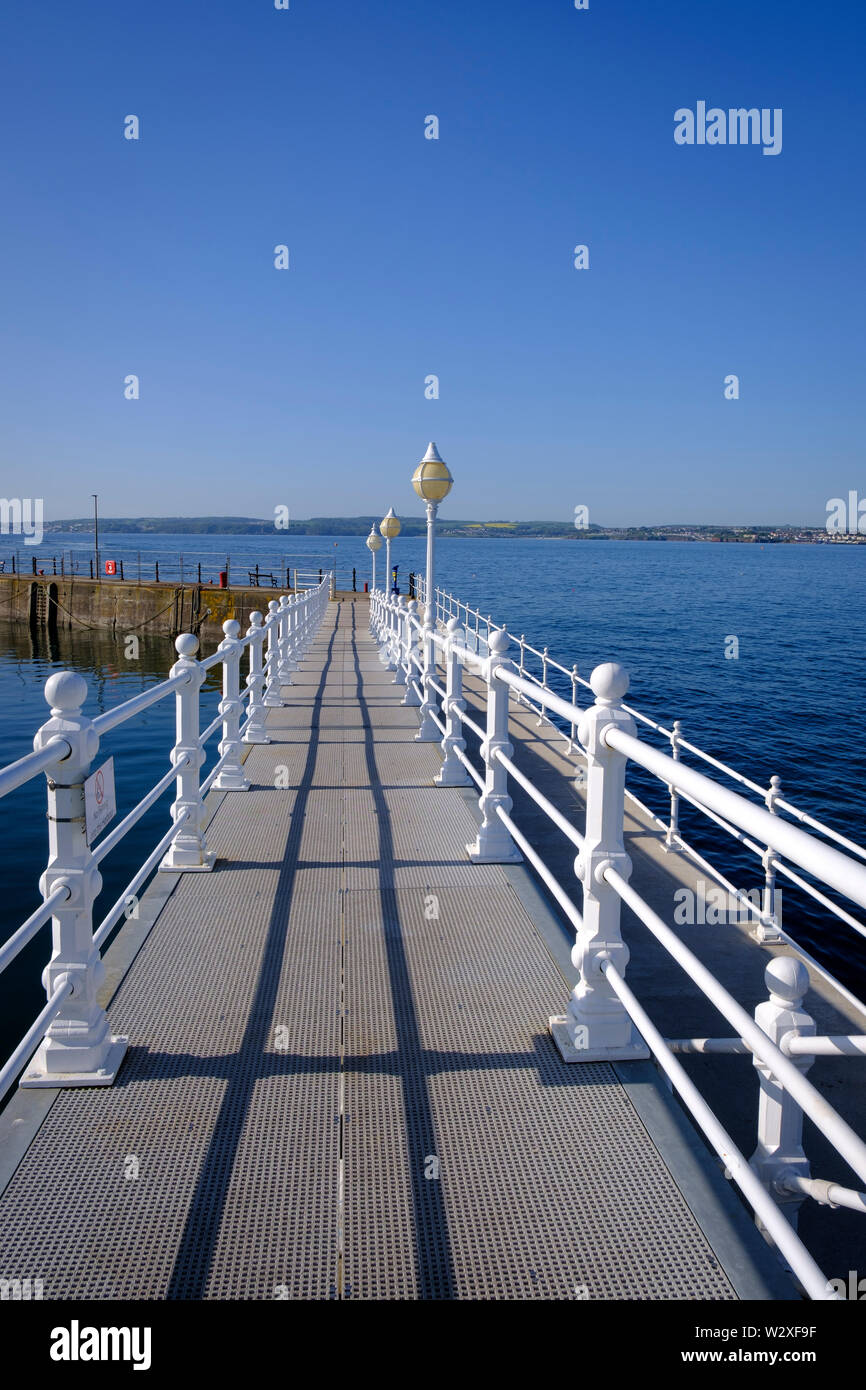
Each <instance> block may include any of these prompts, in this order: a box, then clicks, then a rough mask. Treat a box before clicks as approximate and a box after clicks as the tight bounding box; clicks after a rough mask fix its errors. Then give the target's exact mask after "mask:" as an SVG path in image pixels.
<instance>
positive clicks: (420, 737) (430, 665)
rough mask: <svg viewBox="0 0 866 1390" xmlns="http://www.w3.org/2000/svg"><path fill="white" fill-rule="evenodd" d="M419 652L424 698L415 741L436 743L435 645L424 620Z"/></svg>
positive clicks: (437, 729) (439, 736)
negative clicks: (422, 665)
mask: <svg viewBox="0 0 866 1390" xmlns="http://www.w3.org/2000/svg"><path fill="white" fill-rule="evenodd" d="M421 653H422V657H423V661H424V668H423V671H422V673H421V677H420V684H421V689H422V690H423V692H424V699H423V700H422V702H421V709H420V710H419V716H420V719H421V725H420V727H419V729H418V732H417V734H416V735H415V742H416V743H438V742H439V740H440V738H441V737H442V734H441V732H440V730H439V727H438V725H437V724H436V722H435V721H434V719H433V716H434V714H435V713H436V711H437V709H438V705H437V703H436V694H435V691H434V690H433V686H432V685H431V683H430V682H431V681H433V680H435V679H436V659H435V653H436V647H435V645H434V642H433V628H432V627H431V626H430V625H429V624H428V623H427V622H426V613H425V623H424V626H423V628H422V629H421Z"/></svg>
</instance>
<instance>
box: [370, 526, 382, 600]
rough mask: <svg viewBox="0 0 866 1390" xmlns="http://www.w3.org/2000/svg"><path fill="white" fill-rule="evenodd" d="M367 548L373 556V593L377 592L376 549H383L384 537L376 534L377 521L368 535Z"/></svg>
mask: <svg viewBox="0 0 866 1390" xmlns="http://www.w3.org/2000/svg"><path fill="white" fill-rule="evenodd" d="M367 549H368V550H369V551H370V554H371V555H372V556H373V593H375V592H376V551H377V550H381V549H382V537H381V536H378V535H377V534H376V523H375V522H374V523H373V525H372V526H371V527H370V534H369V536H368V537H367Z"/></svg>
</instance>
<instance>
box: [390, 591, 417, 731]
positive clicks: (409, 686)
mask: <svg viewBox="0 0 866 1390" xmlns="http://www.w3.org/2000/svg"><path fill="white" fill-rule="evenodd" d="M418 607H419V605H418V600H417V599H414V598H410V599H409V601H408V602H407V604H406V608H405V616H404V619H403V632H404V634H405V635H404V640H403V649H402V653H401V661H400V665H399V667H398V668H397V675H396V676H395V677H394V684H395V685H405V687H406V693H405V695H404V696H403V699H402V700H401V701H400V703H401V704H403V705H411V706H412V708H413V709H417V708H418V706H419V705H420V704H421V700H420V697H419V695H418V692H417V690H416V689H415V686H414V682H415V681H416V680H419V679H420V672H419V670H418V667H417V665H416V664H415V659H414V658H415V656H416V654H417V651H418V638H417V628H416V626H415V624H416V623H417V621H418ZM401 677H402V679H401Z"/></svg>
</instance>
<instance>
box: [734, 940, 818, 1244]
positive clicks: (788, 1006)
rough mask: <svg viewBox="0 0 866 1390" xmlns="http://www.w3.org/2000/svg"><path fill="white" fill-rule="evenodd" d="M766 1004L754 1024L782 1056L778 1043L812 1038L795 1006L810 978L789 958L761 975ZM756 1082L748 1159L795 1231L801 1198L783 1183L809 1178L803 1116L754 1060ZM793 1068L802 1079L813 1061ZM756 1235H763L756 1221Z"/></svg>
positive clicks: (798, 1061)
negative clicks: (754, 1128)
mask: <svg viewBox="0 0 866 1390" xmlns="http://www.w3.org/2000/svg"><path fill="white" fill-rule="evenodd" d="M764 981H765V983H766V986H767V989H768V991H769V994H770V997H769V999H768V1000H767V1001H766V1002H765V1003H763V1004H759V1005H758V1007H757V1008H756V1009H755V1022H756V1023H757V1025H758V1027H759V1028H761V1029H763V1031H764V1032H765V1033H766V1034H767V1037H768V1038H770V1039H771V1040H772V1041H773V1042H774V1043H776V1045H777V1046H779V1047H781V1048H782V1051H783V1052H784V1051H785V1048H784V1046H783V1039H784V1038H786V1037H787V1038H788V1039H791V1038H793V1037H798V1038H804V1037H808V1038H812V1037H814V1036H815V1031H816V1030H815V1021H814V1019H813V1018H812V1016H811V1014H808V1013H806V1011H805V1009H802V1008H801V1007H800V1005H801V1004H802V1002H803V996H804V995H805V993H806V990H807V989H808V988H809V972H808V971H807V969H806V967H805V965H803V963H802V961H799V960H796V959H795V957H793V956H776V957H775V958H774V959H773V960H771V961H770V963H769V965H768V966H767V968H766V970H765V971H764ZM752 1060H753V1061H754V1064H755V1066H756V1067H757V1070H758V1077H759V1080H760V1086H761V1090H760V1095H759V1097H758V1147H757V1148H756V1149H755V1152H754V1153H753V1154H752V1157H751V1158H750V1159H749V1166H750V1167H751V1168H752V1169H754V1171H755V1173H756V1174H757V1175H758V1177H759V1178H760V1180H761V1182H762V1183H763V1184H764V1186H765V1187H766V1188H767V1190H768V1192H769V1193H770V1195H771V1196H772V1197H773V1198H775V1200H776V1201H777V1202H778V1203H779V1205H780V1207H781V1208H782V1211H783V1212H784V1213H785V1216H786V1217H787V1218H788V1220H789V1221H790V1223H791V1225H792V1226H793V1227H794V1228H795V1229H796V1226H797V1214H798V1212H799V1210H800V1206H801V1205H802V1202H803V1200H804V1197H805V1194H804V1193H803V1192H797V1191H793V1192H792V1191H790V1190H789V1189H787V1188H786V1187H785V1179H786V1178H790V1177H799V1178H808V1177H809V1175H810V1174H809V1160H808V1159H807V1158H806V1155H805V1152H804V1150H803V1111H802V1110H801V1109H800V1106H799V1105H798V1104H797V1102H796V1101H795V1100H792V1099H791V1097H790V1095H789V1094H788V1092H787V1091H786V1090H785V1088H784V1086H783V1085H782V1084H781V1082H779V1081H778V1080H777V1079H776V1077H775V1076H774V1075H773V1073H772V1072H771V1071H770V1069H769V1068H768V1067H766V1066H764V1064H763V1062H761V1060H760V1059H759V1058H758V1057H754V1056H753V1059H752ZM791 1061H792V1062H793V1064H794V1066H795V1067H796V1068H797V1070H798V1071H801V1072H802V1073H803V1075H804V1076H805V1074H806V1072H807V1071H808V1070H809V1068H810V1067H811V1065H812V1062H813V1061H814V1058H813V1057H810V1056H802V1055H796V1056H793V1057H792V1058H791ZM758 1227H759V1229H761V1230H763V1227H762V1226H761V1223H760V1221H759V1222H758Z"/></svg>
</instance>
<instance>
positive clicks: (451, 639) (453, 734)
mask: <svg viewBox="0 0 866 1390" xmlns="http://www.w3.org/2000/svg"><path fill="white" fill-rule="evenodd" d="M446 631H447V633H448V639H447V642H446V644H445V702H444V706H443V713H444V715H445V737H444V738H443V739H442V756H443V759H444V761H443V763H442V766H441V768H440V769H439V771H438V772H437V774H436V776H435V777H434V778H433V781H434V782H435V783H436V784H437V786H440V787H467V786H469V784H470V782H471V780H472V779H471V777H470V776H469V773H468V772H467V771H466V769H465V767H464V766H463V764H462V763H461V761H460V759H459V757H458V756H457V754H458V752H460V753H465V751H466V740H465V739H464V737H463V727H462V725H461V723H460V715H461V714H462V713H463V711H464V710H465V709H466V701H465V700H464V699H463V663H462V661H461V660H460V658H459V656H458V655H457V652H456V651H455V646H456V644H458V643H459V642H460V641H461V639H462V637H463V629H462V627H461V626H460V622H459V620H458V619H457V618H451V619H450V620H449V622H448V623H447V625H446Z"/></svg>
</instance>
